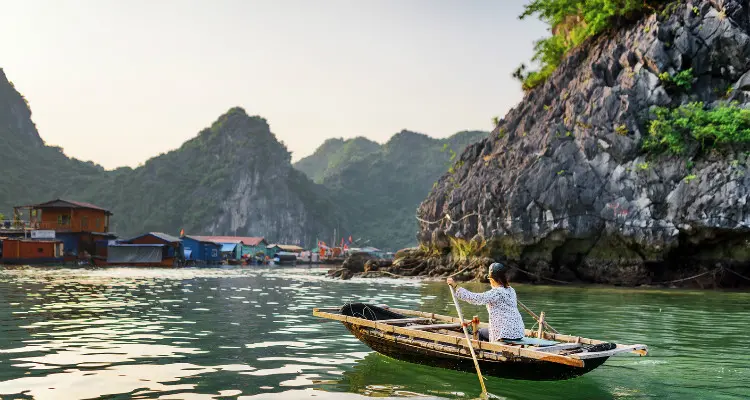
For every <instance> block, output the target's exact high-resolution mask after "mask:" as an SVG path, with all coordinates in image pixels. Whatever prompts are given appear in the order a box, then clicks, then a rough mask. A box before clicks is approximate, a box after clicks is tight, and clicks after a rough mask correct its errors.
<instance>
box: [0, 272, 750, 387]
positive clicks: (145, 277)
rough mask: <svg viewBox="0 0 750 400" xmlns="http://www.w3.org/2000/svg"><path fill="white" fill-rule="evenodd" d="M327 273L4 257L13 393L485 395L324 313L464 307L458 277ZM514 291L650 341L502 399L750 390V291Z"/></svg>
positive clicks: (600, 329) (505, 383)
mask: <svg viewBox="0 0 750 400" xmlns="http://www.w3.org/2000/svg"><path fill="white" fill-rule="evenodd" d="M322 275H323V270H322V269H319V268H310V269H307V268H294V269H277V270H271V269H264V270H258V269H184V270H166V269H136V268H116V269H106V270H105V269H41V268H18V269H11V268H2V267H0V397H2V398H36V399H79V398H139V399H146V398H161V399H224V398H227V399H229V398H242V399H246V398H249V399H256V398H257V399H260V398H268V399H298V398H317V399H326V398H332V399H362V398H367V397H409V396H420V395H421V396H428V397H432V398H474V397H476V396H478V394H479V389H478V382H477V379H476V376H474V375H472V374H467V373H461V372H452V371H447V370H442V369H435V368H430V367H422V366H418V365H413V364H408V363H404V362H400V361H395V360H392V359H389V358H386V357H384V356H381V355H378V354H376V353H373V352H371V351H370V350H369V348H367V347H366V346H364V345H363V344H361V343H360V342H358V341H357V340H356V339H354V338H353V337H352V336H350V335H349V334H348V332H347V331H346V329H345V328H344V327H343V326H342V325H341V324H339V323H336V322H327V321H325V320H320V319H317V318H314V317H312V315H311V310H312V308H313V307H314V306H321V305H329V306H330V305H340V304H342V303H344V302H346V301H365V302H377V303H385V304H389V305H393V306H399V307H404V308H415V309H416V308H418V309H421V310H425V311H434V312H439V313H446V314H454V311H453V309H452V307H453V306H452V303H451V300H450V293H449V292H448V290H447V287H446V286H445V285H444V284H438V283H424V284H422V283H416V282H413V281H410V282H403V281H397V280H365V281H362V280H360V281H357V280H354V281H348V282H341V281H331V280H328V279H326V278H324V277H323V276H322ZM480 287H481V285H479V286H474V289H479V288H480ZM516 290H517V291H518V293H519V296H520V297H521V299H522V301H524V302H525V303H526V304H527V305H528V306H529V307H531V308H533V309H535V310H538V311H540V310H544V311H546V313H547V314H548V316H549V321H550V323H551V324H552V325H553V326H555V327H556V328H557V329H558V330H560V331H562V332H565V333H574V334H576V335H582V336H588V337H595V338H600V339H607V340H613V341H618V342H623V343H645V344H648V345H649V346H650V349H651V354H650V355H649V356H648V357H643V358H641V357H637V356H623V357H616V358H612V359H610V361H608V362H607V363H606V364H605V365H604V366H602V367H600V368H599V369H597V370H595V371H593V372H592V373H590V374H588V375H585V376H584V377H581V378H577V379H574V380H570V381H562V382H523V381H511V380H503V379H497V378H488V382H487V388H488V390H489V391H490V392H491V393H493V394H495V395H496V396H499V397H501V398H507V399H529V398H531V399H558V398H571V399H573V398H580V399H613V398H617V399H652V398H673V399H693V398H695V399H730V398H747V397H750V351H749V349H750V339H748V336H747V334H748V327H750V294H748V293H721V292H687V291H643V290H617V289H601V288H567V287H539V286H522V285H517V286H516ZM465 313H466V314H478V315H480V316H481V317H482V319H484V320H486V311H485V310H484V309H482V308H478V307H470V306H465ZM529 323H530V320H528V319H527V324H529ZM529 325H530V324H529ZM527 326H528V325H527Z"/></svg>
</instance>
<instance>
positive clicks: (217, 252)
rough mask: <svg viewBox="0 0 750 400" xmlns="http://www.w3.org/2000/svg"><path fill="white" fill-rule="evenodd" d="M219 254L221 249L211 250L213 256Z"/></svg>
mask: <svg viewBox="0 0 750 400" xmlns="http://www.w3.org/2000/svg"><path fill="white" fill-rule="evenodd" d="M218 256H219V251H218V250H216V249H213V250H211V257H218Z"/></svg>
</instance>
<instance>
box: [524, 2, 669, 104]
mask: <svg viewBox="0 0 750 400" xmlns="http://www.w3.org/2000/svg"><path fill="white" fill-rule="evenodd" d="M665 3H668V1H664V0H533V1H531V2H530V3H529V4H527V5H525V6H524V12H523V14H521V16H520V17H519V18H521V19H524V18H527V17H530V16H533V15H536V16H538V17H539V18H540V19H541V20H542V21H544V22H546V23H547V24H549V25H550V30H551V32H552V36H550V37H548V38H544V39H541V40H538V41H537V42H536V43H535V44H534V56H533V58H532V61H534V62H537V63H538V64H539V69H538V70H536V71H527V70H526V66H525V65H521V66H520V67H519V68H518V69H517V70H516V72H515V73H514V74H513V76H514V77H516V78H518V79H519V80H521V82H522V85H523V89H524V90H530V89H532V88H534V87H536V86H538V85H539V84H541V83H544V82H545V81H546V80H547V78H548V77H549V76H550V75H552V73H553V72H555V70H556V69H557V67H558V66H559V65H560V63H561V62H562V60H563V58H564V57H565V56H566V55H567V53H568V52H569V51H570V50H572V49H573V48H575V47H577V46H578V45H580V44H582V43H583V42H584V41H586V40H587V39H589V38H591V37H594V36H596V35H598V34H600V33H602V32H603V31H604V30H606V29H607V28H609V27H612V26H613V24H614V23H616V22H617V21H618V20H622V19H624V20H633V19H637V18H639V17H641V16H642V15H643V14H644V13H646V12H648V11H652V10H655V8H656V7H659V6H661V5H663V4H665Z"/></svg>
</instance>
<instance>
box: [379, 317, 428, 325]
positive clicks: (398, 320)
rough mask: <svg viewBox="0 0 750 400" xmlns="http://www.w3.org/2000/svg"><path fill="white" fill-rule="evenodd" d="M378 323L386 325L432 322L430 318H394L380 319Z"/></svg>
mask: <svg viewBox="0 0 750 400" xmlns="http://www.w3.org/2000/svg"><path fill="white" fill-rule="evenodd" d="M377 321H378V322H381V323H384V324H406V323H409V322H430V319H429V318H394V319H379V320H377Z"/></svg>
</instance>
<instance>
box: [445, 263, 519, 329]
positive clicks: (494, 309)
mask: <svg viewBox="0 0 750 400" xmlns="http://www.w3.org/2000/svg"><path fill="white" fill-rule="evenodd" d="M487 277H488V278H489V279H490V285H491V286H492V288H491V289H490V290H488V291H486V292H484V293H473V292H470V291H468V290H466V289H464V288H458V289H457V290H456V297H458V298H459V299H461V300H463V301H466V302H468V303H471V304H476V305H485V304H486V305H487V311H488V312H489V314H490V328H489V329H487V328H482V329H480V330H479V340H484V341H490V342H496V341H501V340H519V339H522V338H523V337H524V326H523V318H521V313H520V312H518V303H517V300H516V291H515V290H514V289H513V288H512V287H510V285H509V284H508V277H507V269H506V267H505V265H503V264H501V263H492V264H491V265H490V268H489V273H488V276H487ZM447 282H448V284H449V285H451V286H452V287H453V288H454V289H456V282H455V281H454V280H453V278H448V280H447Z"/></svg>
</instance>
